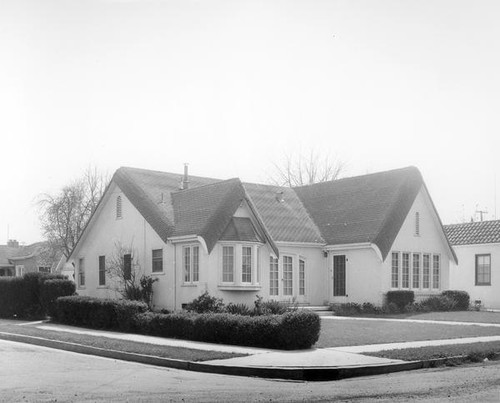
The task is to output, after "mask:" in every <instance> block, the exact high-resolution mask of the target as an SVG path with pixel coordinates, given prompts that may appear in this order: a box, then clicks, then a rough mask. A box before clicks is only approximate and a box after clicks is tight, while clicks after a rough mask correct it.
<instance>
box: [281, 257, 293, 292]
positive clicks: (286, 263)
mask: <svg viewBox="0 0 500 403" xmlns="http://www.w3.org/2000/svg"><path fill="white" fill-rule="evenodd" d="M292 294H293V260H292V257H291V256H283V295H292Z"/></svg>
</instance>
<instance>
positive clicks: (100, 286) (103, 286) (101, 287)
mask: <svg viewBox="0 0 500 403" xmlns="http://www.w3.org/2000/svg"><path fill="white" fill-rule="evenodd" d="M97 289H98V290H99V289H101V290H102V289H109V285H98V286H97Z"/></svg>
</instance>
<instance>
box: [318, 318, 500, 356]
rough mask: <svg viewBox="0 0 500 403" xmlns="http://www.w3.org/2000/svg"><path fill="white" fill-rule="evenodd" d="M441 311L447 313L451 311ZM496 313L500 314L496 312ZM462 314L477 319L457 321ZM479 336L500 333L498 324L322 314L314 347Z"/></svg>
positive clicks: (498, 334)
mask: <svg viewBox="0 0 500 403" xmlns="http://www.w3.org/2000/svg"><path fill="white" fill-rule="evenodd" d="M455 313H460V312H455ZM465 313H468V312H465ZM470 313H473V312H470ZM474 313H482V312H474ZM484 313H488V312H484ZM435 314H436V313H434V314H422V315H429V316H426V317H422V316H420V315H419V319H426V320H438V319H437V318H436V317H434V316H433V315H435ZM444 314H448V315H450V313H444ZM496 315H497V316H500V315H499V314H496ZM457 317H458V315H457ZM465 318H474V319H475V320H468V322H479V320H476V319H479V318H480V315H473V316H471V315H469V316H467V315H463V318H462V319H460V321H464V322H465V321H466V320H465ZM482 318H483V319H484V320H485V316H482ZM412 319H416V317H415V315H412ZM443 320H444V319H443ZM447 320H450V318H449V317H448V318H447ZM456 320H457V321H458V320H459V319H456ZM484 320H483V322H484ZM496 320H498V318H496ZM495 323H498V322H495ZM478 336H500V327H483V326H474V325H449V324H434V323H414V322H404V321H397V322H396V321H394V322H392V321H383V320H381V321H374V320H355V319H348V318H347V319H346V318H342V319H328V318H325V319H322V320H321V334H320V337H319V340H318V342H317V343H316V345H315V347H342V346H356V345H364V344H380V343H396V342H406V341H423V340H442V339H454V338H463V337H478Z"/></svg>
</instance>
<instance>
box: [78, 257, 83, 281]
mask: <svg viewBox="0 0 500 403" xmlns="http://www.w3.org/2000/svg"><path fill="white" fill-rule="evenodd" d="M78 285H79V286H84V285H85V260H84V259H83V258H80V259H78Z"/></svg>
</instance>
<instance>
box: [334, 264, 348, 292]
mask: <svg viewBox="0 0 500 403" xmlns="http://www.w3.org/2000/svg"><path fill="white" fill-rule="evenodd" d="M345 262H346V258H345V255H337V256H334V257H333V296H334V297H346V296H347V295H346V281H345V279H346V275H345V274H346V273H345Z"/></svg>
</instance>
